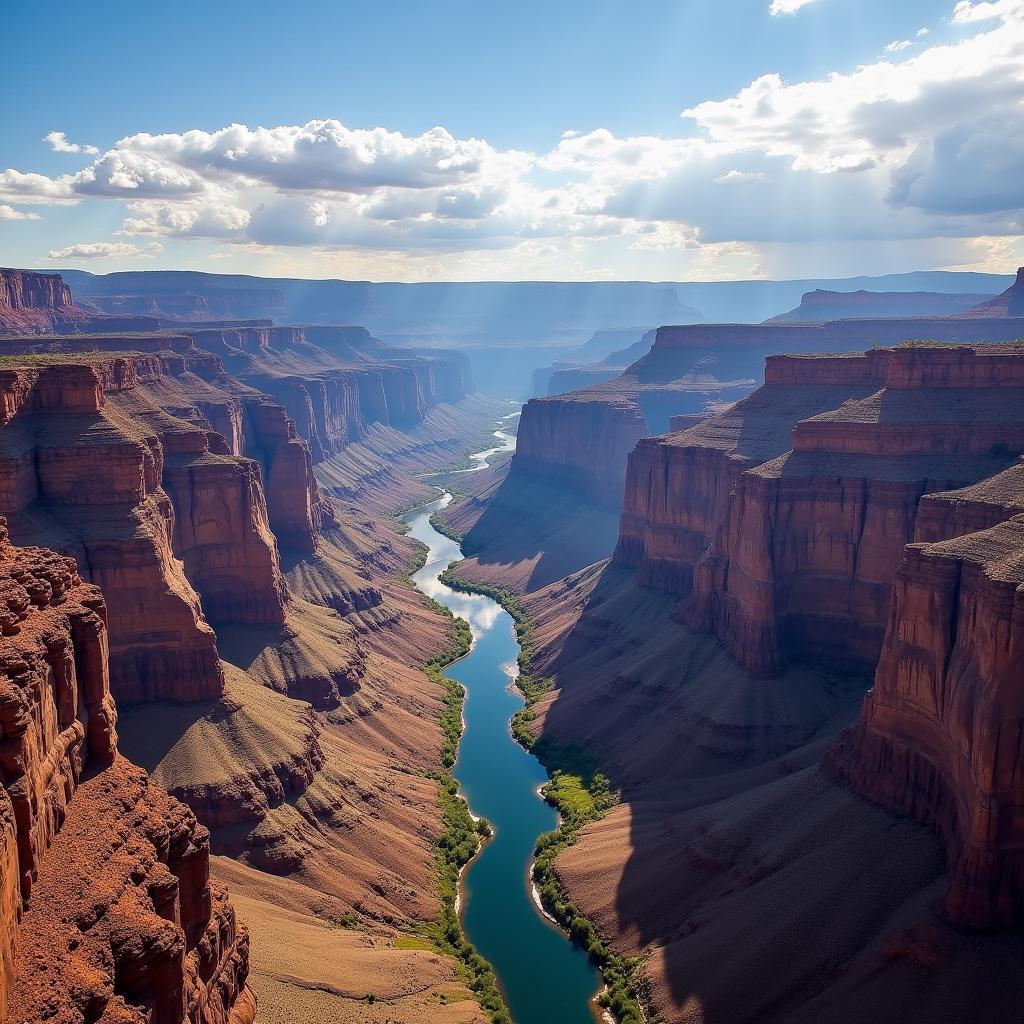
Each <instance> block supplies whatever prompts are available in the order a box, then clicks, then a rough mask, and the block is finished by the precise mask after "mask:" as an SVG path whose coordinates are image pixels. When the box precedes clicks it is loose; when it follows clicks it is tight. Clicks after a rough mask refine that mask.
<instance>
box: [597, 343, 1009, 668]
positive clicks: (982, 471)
mask: <svg viewBox="0 0 1024 1024" xmlns="http://www.w3.org/2000/svg"><path fill="white" fill-rule="evenodd" d="M1022 368H1024V359H1022V358H1021V352H1020V350H1019V349H1018V348H1016V347H1013V346H1005V347H1000V346H988V347H984V346H982V347H976V348H967V349H964V348H955V349H943V348H927V347H906V348H897V349H891V350H877V351H872V352H868V353H865V354H864V355H863V356H856V357H841V358H837V357H832V358H828V357H788V356H778V357H773V358H770V359H768V361H767V363H766V370H765V385H764V387H763V388H761V389H759V391H757V392H756V393H755V394H754V395H752V396H751V397H750V398H748V399H746V400H745V401H743V402H740V403H738V404H737V405H736V406H734V407H733V408H732V409H730V410H729V411H727V412H726V413H723V414H720V415H718V416H714V417H710V418H709V419H706V420H704V421H702V422H700V423H698V424H697V425H696V426H693V427H691V428H689V429H688V430H684V431H682V432H681V433H678V434H671V435H668V436H667V437H665V438H659V439H655V440H651V441H646V442H644V443H642V444H641V445H639V446H638V447H637V449H636V450H635V452H634V453H633V456H632V457H631V460H630V467H629V473H628V477H627V487H626V498H625V505H624V509H623V515H622V519H621V522H620V537H619V542H618V546H617V549H616V556H615V557H616V561H617V562H618V563H619V564H623V565H629V566H632V567H634V568H635V569H636V571H637V577H638V580H639V581H640V582H641V583H643V584H645V585H651V586H655V587H658V588H659V589H663V590H667V591H668V592H670V593H674V594H676V595H678V596H680V597H687V596H689V595H690V593H691V589H692V597H691V599H690V601H689V602H688V604H687V607H686V609H685V611H684V614H685V617H686V621H688V622H689V623H690V624H692V625H693V626H695V627H696V628H698V629H703V630H710V631H712V632H714V633H715V634H716V635H718V637H719V638H720V639H721V640H722V641H723V642H724V643H725V644H726V646H727V647H728V649H729V650H730V651H731V652H732V654H733V656H734V657H735V658H736V659H737V660H738V661H739V662H740V664H741V665H743V666H744V667H745V668H747V669H748V670H750V671H751V672H755V673H758V674H762V675H770V674H773V673H776V672H778V671H779V670H780V669H781V668H782V667H783V666H784V665H785V664H786V662H787V661H788V660H790V659H795V660H810V661H820V662H825V663H829V664H838V663H845V664H848V665H849V666H850V667H852V668H855V669H860V670H861V671H871V670H872V669H873V667H874V664H875V661H876V659H877V656H878V650H879V648H880V646H881V642H882V635H883V633H884V630H885V623H886V620H887V615H888V599H889V591H890V586H891V581H892V573H893V569H894V567H895V565H896V564H897V562H898V561H899V557H900V554H901V553H902V550H903V546H904V544H906V543H907V542H909V541H910V540H912V539H913V537H914V524H915V520H916V516H917V508H918V502H919V501H920V499H921V497H922V495H924V494H926V493H928V492H931V491H940V490H945V489H948V488H950V487H957V486H962V485H965V484H968V483H971V482H974V481H977V480H980V479H983V478H985V477H987V476H990V475H991V474H992V473H994V472H996V471H998V470H999V469H1000V468H1002V466H1004V465H1005V464H1006V461H1007V459H1008V458H1010V457H1011V456H1013V455H1014V454H1015V453H1017V452H1019V451H1020V450H1022V448H1024V421H1022V416H1021V413H1020V404H1019V403H1020V400H1021V397H1022V396H1024V391H1022V390H1021V380H1022V378H1021V376H1020V374H1021V369H1022ZM954 410H955V411H954ZM787 449H789V450H788V451H787Z"/></svg>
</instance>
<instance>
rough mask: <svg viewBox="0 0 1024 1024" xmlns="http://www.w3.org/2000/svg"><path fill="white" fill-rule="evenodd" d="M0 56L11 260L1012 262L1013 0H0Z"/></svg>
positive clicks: (309, 266)
mask: <svg viewBox="0 0 1024 1024" xmlns="http://www.w3.org/2000/svg"><path fill="white" fill-rule="evenodd" d="M157 6H159V7H160V9H159V10H157V9H155V8H156V7H157ZM149 8H154V9H149ZM773 8H774V10H773ZM0 58H2V59H0V78H3V79H5V81H4V82H3V84H4V86H5V89H6V95H8V96H9V97H13V96H17V97H18V101H17V103H11V104H8V105H7V107H6V109H5V113H4V119H3V128H4V131H3V136H2V137H3V143H2V149H0V263H2V264H7V265H11V264H13V265H22V266H35V267H48V266H49V267H57V266H81V267H85V268H87V269H91V270H94V271H97V272H104V271H108V270H120V269H129V268H153V269H155V268H161V267H188V268H192V269H204V270H216V271H241V272H249V273H259V274H268V275H273V274H294V275H296V276H315V277H328V276H341V277H356V278H363V277H366V278H371V279H378V280H379V279H407V280H416V279H437V278H449V279H479V278H487V279H495V278H513V279H515V278H524V277H531V278H532V277H537V278H548V279H581V278H582V279H586V278H634V279H635V278H645V279H673V280H681V279H691V278H704V279H707V278H714V277H751V276H771V277H786V276H804V275H808V274H815V275H835V276H839V275H843V274H852V273H884V272H889V271H899V270H910V269H930V268H938V267H971V268H975V269H993V270H1000V271H1006V270H1008V269H1011V266H1010V265H1011V264H1012V265H1013V266H1016V262H1017V261H1018V260H1019V258H1020V256H1021V244H1020V243H1021V238H1020V235H1021V234H1022V231H1021V229H1020V228H1019V224H1018V221H1019V218H1020V207H1021V206H1024V197H1021V196H1020V195H1017V194H1015V193H1016V192H1017V190H1018V189H1020V188H1021V186H1020V184H1019V183H1020V182H1021V181H1022V180H1024V175H1021V173H1020V172H1021V170H1022V169H1024V127H1022V120H1024V119H1022V108H1021V102H1022V99H1024V2H1022V0H994V2H991V3H986V2H980V3H976V2H972V0H962V2H960V3H956V2H955V0H942V2H935V0H930V2H925V0H900V2H899V3H893V2H892V0H888V2H882V0H674V2H655V0H633V2H628V3H627V2H610V0H605V2H602V0H590V2H587V3H582V2H576V0H548V2H547V3H540V2H532V0H526V2H522V0H521V2H518V3H497V2H492V3H485V2H476V3H472V2H468V0H437V2H432V3H431V2H422V0H421V2H419V3H416V2H412V0H394V2H383V0H377V2H365V3H355V2H349V3H343V4H342V3H332V4H326V3H325V4H310V3H295V4H293V5H291V6H287V7H286V6H284V5H281V4H280V3H277V4H272V3H265V2H255V3H253V2H249V3H244V4H242V3H228V2H220V3H207V4H199V3H178V4H176V5H174V6H173V7H172V6H171V5H148V7H147V6H146V5H138V4H122V3H102V2H100V3H96V4H91V5H83V4H73V3H50V4H47V5H41V4H38V3H31V4H30V3H22V2H20V0H8V3H7V4H6V5H5V19H4V32H3V36H2V38H0ZM858 69H860V70H858ZM683 112H686V116H681V115H682V114H683ZM232 125H237V126H242V127H238V128H229V126H232ZM378 127H379V128H381V129H383V131H380V132H372V131H370V130H372V129H376V128H378ZM259 129H263V131H262V132H260V131H259ZM435 129H440V131H435ZM51 133H62V134H59V135H52V134H51ZM566 133H570V134H566ZM47 136H50V141H44V139H45V137H47ZM153 137H158V138H157V139H156V140H155V141H154V138H153ZM76 147H77V149H76ZM82 147H91V148H95V149H96V150H97V152H96V153H92V152H87V151H86V150H85V149H84V148H82Z"/></svg>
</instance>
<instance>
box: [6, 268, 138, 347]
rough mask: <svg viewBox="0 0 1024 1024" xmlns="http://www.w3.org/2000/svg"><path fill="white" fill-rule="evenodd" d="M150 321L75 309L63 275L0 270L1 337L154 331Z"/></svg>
mask: <svg viewBox="0 0 1024 1024" xmlns="http://www.w3.org/2000/svg"><path fill="white" fill-rule="evenodd" d="M157 326H158V324H157V321H156V320H155V319H152V318H149V317H138V316H136V317H127V316H125V317H112V316H105V315H103V314H100V313H95V312H93V311H90V310H86V309H82V308H81V307H79V306H76V305H75V303H74V299H73V297H72V295H71V289H70V288H69V287H68V286H67V284H66V283H65V282H64V279H63V278H62V277H61V276H60V274H38V273H34V272H33V271H30V270H11V269H8V268H4V267H0V334H7V333H19V334H20V333H30V334H48V333H51V332H52V333H56V334H68V333H72V334H74V333H77V332H79V331H80V330H92V331H122V330H126V331H133V330H155V329H156V328H157Z"/></svg>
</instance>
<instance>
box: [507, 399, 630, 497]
mask: <svg viewBox="0 0 1024 1024" xmlns="http://www.w3.org/2000/svg"><path fill="white" fill-rule="evenodd" d="M647 434H648V430H647V424H646V423H645V422H644V418H643V414H642V413H641V412H640V410H639V408H637V406H636V405H635V404H634V403H633V402H630V401H629V400H628V399H623V400H621V401H614V402H613V401H609V400H607V399H604V398H594V399H589V398H588V397H586V396H584V395H582V394H581V395H579V396H576V398H575V400H573V401H565V402H557V401H542V400H538V399H532V400H531V401H529V402H528V403H527V404H526V405H525V406H524V407H523V416H522V420H521V421H520V426H519V434H518V438H517V442H516V454H515V456H514V457H513V460H512V463H513V469H512V472H513V473H527V474H530V475H533V476H537V477H540V478H543V479H549V480H555V481H558V482H561V483H565V484H567V485H569V486H571V487H576V488H579V489H580V490H582V491H584V492H586V493H587V494H588V495H589V496H590V497H591V498H593V499H594V500H595V501H598V502H602V503H610V504H612V505H614V504H615V503H616V501H617V500H618V490H619V481H620V480H621V478H622V477H623V476H624V475H625V471H626V456H627V455H628V453H629V451H630V450H631V449H632V447H633V445H634V444H636V442H637V441H638V440H639V439H640V438H641V437H646V436H647Z"/></svg>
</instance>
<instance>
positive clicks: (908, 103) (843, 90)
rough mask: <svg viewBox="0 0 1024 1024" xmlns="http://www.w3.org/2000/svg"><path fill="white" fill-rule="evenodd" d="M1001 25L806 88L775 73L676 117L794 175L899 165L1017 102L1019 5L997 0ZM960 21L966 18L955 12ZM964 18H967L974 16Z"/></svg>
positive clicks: (1023, 65)
mask: <svg viewBox="0 0 1024 1024" xmlns="http://www.w3.org/2000/svg"><path fill="white" fill-rule="evenodd" d="M968 6H969V7H970V9H971V12H974V13H976V12H977V9H978V8H979V7H996V6H998V7H999V8H1000V13H999V14H998V15H991V16H992V17H997V16H998V17H999V19H1000V24H999V25H997V26H993V27H992V28H991V29H989V30H986V31H982V32H980V33H979V34H977V35H972V36H969V37H967V38H965V39H962V40H959V41H957V42H954V43H950V44H946V45H940V46H933V47H930V48H927V49H924V50H922V51H921V52H919V53H917V54H915V55H914V56H912V57H909V58H907V59H905V60H902V61H889V60H883V61H879V62H877V63H874V64H866V65H862V66H861V67H858V68H857V69H856V70H855V71H853V72H850V73H847V74H841V73H839V72H833V73H832V74H830V75H828V76H827V77H826V78H822V79H818V80H816V81H810V82H798V83H792V84H790V83H787V82H784V81H783V79H782V77H781V76H780V75H778V74H766V75H762V76H761V77H760V78H757V79H755V80H754V81H753V82H752V83H751V84H750V85H748V86H746V87H745V88H744V89H741V90H740V91H739V92H738V93H737V94H736V95H735V96H732V97H730V98H728V99H724V100H709V101H706V102H703V103H698V104H696V105H695V106H693V107H690V108H689V109H687V110H685V111H684V112H683V116H684V117H689V118H693V119H694V120H695V121H696V122H697V124H698V126H699V127H700V128H701V129H703V131H704V132H705V133H706V136H707V138H709V139H710V140H712V141H714V142H718V143H721V144H723V145H726V144H727V145H730V146H732V147H734V148H735V149H749V150H757V151H761V152H764V153H767V154H770V155H776V156H786V157H790V158H792V160H793V166H794V168H796V169H798V170H799V169H804V168H806V169H810V170H815V171H825V172H828V171H836V170H842V169H851V168H854V167H867V166H872V164H874V163H878V162H881V161H890V162H893V163H898V162H900V161H901V160H902V159H904V158H905V157H906V156H907V154H909V152H911V151H912V150H913V148H914V147H915V146H916V145H917V144H918V143H919V142H920V141H921V140H922V139H923V138H927V137H930V136H931V135H932V134H934V133H935V132H936V131H939V130H941V129H942V128H944V127H946V126H948V125H949V124H950V123H953V122H955V121H957V120H959V119H961V118H974V117H977V116H978V114H979V112H982V111H986V110H991V109H993V107H997V106H1005V107H1007V108H1010V107H1012V106H1013V105H1014V104H1017V103H1019V102H1020V101H1021V100H1022V99H1024V0H1012V2H1008V0H1001V2H1000V3H999V4H997V5H984V4H983V5H968ZM957 11H958V12H959V16H960V17H961V19H965V18H967V17H968V15H967V14H965V13H964V12H965V11H966V8H963V7H962V5H961V6H960V7H958V8H957ZM970 20H978V19H976V18H974V15H973V13H972V14H971V15H970Z"/></svg>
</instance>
